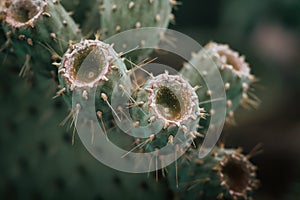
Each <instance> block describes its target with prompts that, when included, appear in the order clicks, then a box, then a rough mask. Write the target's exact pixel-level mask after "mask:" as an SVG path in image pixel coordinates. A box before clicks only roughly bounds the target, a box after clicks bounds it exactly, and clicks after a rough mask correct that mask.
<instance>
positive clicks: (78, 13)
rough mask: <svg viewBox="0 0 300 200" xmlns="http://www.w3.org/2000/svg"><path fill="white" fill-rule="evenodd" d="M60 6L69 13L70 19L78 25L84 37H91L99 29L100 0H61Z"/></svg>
mask: <svg viewBox="0 0 300 200" xmlns="http://www.w3.org/2000/svg"><path fill="white" fill-rule="evenodd" d="M61 4H62V5H63V6H64V8H65V9H66V10H67V11H69V12H71V14H72V15H71V16H72V18H73V19H74V20H75V22H76V23H79V25H80V29H81V30H82V33H83V34H84V35H86V34H88V35H91V34H93V33H94V32H96V31H98V30H99V29H100V25H101V16H100V6H101V5H102V0H87V1H80V0H61Z"/></svg>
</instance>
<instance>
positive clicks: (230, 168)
mask: <svg viewBox="0 0 300 200" xmlns="http://www.w3.org/2000/svg"><path fill="white" fill-rule="evenodd" d="M177 163H178V164H177V165H178V166H173V167H172V168H171V170H170V173H169V174H168V178H169V181H170V186H171V188H172V190H173V191H174V192H175V193H176V195H178V197H179V198H180V199H207V200H210V199H211V200H214V199H251V197H252V193H253V190H254V189H256V188H257V187H258V181H257V180H256V174H255V171H256V166H254V165H253V164H252V163H251V162H250V161H249V160H248V157H247V156H246V155H243V154H241V152H240V150H239V149H224V148H222V147H221V148H217V147H216V148H215V149H214V150H213V151H212V152H211V153H210V154H209V155H208V156H206V157H205V158H203V159H199V158H198V151H196V150H195V149H191V150H190V151H189V152H188V153H186V154H185V155H184V156H183V157H182V158H180V159H179V160H178V162H177Z"/></svg>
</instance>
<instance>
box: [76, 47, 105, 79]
mask: <svg viewBox="0 0 300 200" xmlns="http://www.w3.org/2000/svg"><path fill="white" fill-rule="evenodd" d="M105 64H106V61H105V56H104V55H103V52H102V51H101V50H99V49H97V48H95V47H88V48H86V49H83V50H80V51H79V52H78V54H77V57H76V58H75V60H74V69H73V75H74V76H73V77H74V79H75V80H76V81H78V82H81V83H91V82H93V81H95V80H96V79H97V78H98V77H99V76H100V74H101V72H102V69H103V66H104V65H105Z"/></svg>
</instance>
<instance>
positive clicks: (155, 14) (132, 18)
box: [102, 0, 172, 36]
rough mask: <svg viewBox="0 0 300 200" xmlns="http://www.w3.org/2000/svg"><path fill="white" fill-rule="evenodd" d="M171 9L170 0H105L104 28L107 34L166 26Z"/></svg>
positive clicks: (103, 12)
mask: <svg viewBox="0 0 300 200" xmlns="http://www.w3.org/2000/svg"><path fill="white" fill-rule="evenodd" d="M171 10H172V5H171V3H170V1H168V0H154V1H153V0H123V1H119V0H104V2H103V11H102V15H103V18H102V28H103V29H106V30H105V32H106V36H112V35H114V34H116V33H119V32H120V31H125V30H130V29H134V28H142V27H162V28H166V27H167V26H168V24H169V18H170V14H171Z"/></svg>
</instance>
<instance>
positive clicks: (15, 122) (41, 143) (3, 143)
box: [0, 65, 169, 200]
mask: <svg viewBox="0 0 300 200" xmlns="http://www.w3.org/2000/svg"><path fill="white" fill-rule="evenodd" d="M8 71H9V72H10V73H5V72H8ZM0 72H1V73H0V78H1V81H2V82H1V85H0V102H1V105H2V107H1V113H2V114H1V116H0V119H1V120H0V127H1V130H2V131H1V134H0V155H1V158H2V162H1V165H0V169H1V170H0V177H1V181H0V199H45V200H48V199H49V200H51V199H107V200H109V199H128V200H129V199H137V200H138V199H149V200H150V199H153V198H155V199H167V195H168V193H169V192H168V189H167V186H166V184H165V182H164V181H160V182H156V181H155V178H154V177H153V176H152V174H151V175H150V176H149V177H147V174H128V173H122V172H118V171H116V170H114V169H111V168H109V167H106V166H104V165H102V164H101V163H99V162H98V161H97V160H95V159H94V158H93V157H92V156H91V155H90V154H89V153H88V152H87V151H86V149H85V147H84V146H83V145H82V144H81V143H80V140H79V138H77V137H76V141H75V144H74V146H72V145H71V134H72V133H70V132H69V133H68V132H66V130H65V127H58V124H59V123H60V122H61V121H62V120H63V118H64V117H65V114H66V111H67V109H66V108H65V107H64V106H63V102H61V100H62V99H56V100H52V99H51V98H49V96H47V95H46V93H47V90H46V89H47V88H49V87H51V84H52V82H51V80H50V79H45V78H44V79H42V80H41V81H42V84H43V88H44V89H45V90H44V89H40V88H37V87H35V86H32V87H31V88H27V87H26V86H24V81H23V80H21V79H19V77H18V76H17V74H15V73H13V72H12V70H11V68H10V67H9V66H7V65H5V66H3V67H1V68H0ZM11 83H14V84H11ZM24 130H30V131H29V132H28V133H25V132H24Z"/></svg>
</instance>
